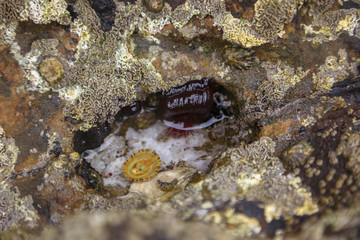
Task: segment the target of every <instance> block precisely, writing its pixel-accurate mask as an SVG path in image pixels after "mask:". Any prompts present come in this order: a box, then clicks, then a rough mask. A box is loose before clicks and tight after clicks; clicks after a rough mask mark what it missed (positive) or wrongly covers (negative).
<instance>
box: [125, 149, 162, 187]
mask: <svg viewBox="0 0 360 240" xmlns="http://www.w3.org/2000/svg"><path fill="white" fill-rule="evenodd" d="M160 167H161V161H160V157H159V155H157V154H156V153H155V152H154V151H153V150H151V149H141V150H139V151H137V152H135V153H134V154H133V155H131V156H130V157H129V159H128V160H127V161H126V162H125V163H124V165H123V167H122V170H123V172H124V175H125V177H126V178H128V179H130V180H134V181H142V180H146V179H150V178H152V177H155V176H156V174H157V173H158V172H159V171H160Z"/></svg>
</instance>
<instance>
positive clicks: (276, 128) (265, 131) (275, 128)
mask: <svg viewBox="0 0 360 240" xmlns="http://www.w3.org/2000/svg"><path fill="white" fill-rule="evenodd" d="M292 122H293V119H290V118H288V119H284V120H280V121H278V122H275V123H272V124H269V125H266V126H264V127H263V128H262V129H261V132H260V136H268V137H277V136H282V135H283V134H284V133H285V132H286V131H287V130H288V129H289V127H290V126H291V124H292Z"/></svg>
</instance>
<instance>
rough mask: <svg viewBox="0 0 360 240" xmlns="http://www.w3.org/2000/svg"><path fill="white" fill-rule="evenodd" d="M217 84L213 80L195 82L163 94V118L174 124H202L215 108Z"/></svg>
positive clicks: (206, 79)
mask: <svg viewBox="0 0 360 240" xmlns="http://www.w3.org/2000/svg"><path fill="white" fill-rule="evenodd" d="M216 89H217V84H216V83H215V81H214V80H213V79H211V78H204V79H202V80H194V81H190V82H188V83H186V84H185V85H182V86H180V87H176V88H171V89H170V90H169V91H167V92H163V94H162V95H163V96H162V101H161V110H162V117H163V119H164V120H167V121H172V122H185V123H189V124H193V123H202V122H203V121H205V120H206V119H207V118H208V117H209V114H210V111H211V109H212V107H213V102H214V100H213V99H214V98H213V94H214V92H215V90H216Z"/></svg>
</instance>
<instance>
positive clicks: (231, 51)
mask: <svg viewBox="0 0 360 240" xmlns="http://www.w3.org/2000/svg"><path fill="white" fill-rule="evenodd" d="M254 53H255V51H254V50H252V49H245V48H241V47H235V46H225V47H224V49H223V50H222V53H221V54H222V57H223V59H224V60H225V61H226V63H228V64H231V65H233V66H235V67H236V68H238V69H240V70H243V71H244V70H247V69H249V68H250V67H251V66H252V65H253V64H254V61H255V58H254Z"/></svg>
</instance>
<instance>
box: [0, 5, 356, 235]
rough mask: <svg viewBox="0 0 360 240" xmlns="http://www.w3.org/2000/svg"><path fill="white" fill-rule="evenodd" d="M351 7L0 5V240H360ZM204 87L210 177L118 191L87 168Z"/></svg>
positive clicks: (176, 170) (183, 168)
mask: <svg viewBox="0 0 360 240" xmlns="http://www.w3.org/2000/svg"><path fill="white" fill-rule="evenodd" d="M358 4H359V3H358V1H335V0H320V1H317V0H300V1H295V0H292V1H285V0H257V1H256V0H251V1H233V0H226V1H220V0H210V1H202V0H182V1H173V0H169V1H150V0H145V1H142V0H137V1H135V0H134V1H133V0H126V1H123V0H102V1H100V0H53V1H45V0H28V1H23V0H10V1H6V0H0V55H1V57H0V238H1V239H28V238H34V237H35V235H36V237H37V238H39V239H70V238H76V239H89V238H94V239H95V238H103V239H114V238H124V239H125V238H128V237H129V236H133V237H134V236H135V237H136V238H138V239H159V238H166V239H209V238H213V239H220V238H221V239H238V238H242V239H247V238H251V239H266V238H273V237H277V238H287V239H333V238H337V239H349V238H352V239H356V238H360V234H359V231H358V229H359V227H360V222H359V217H360V210H359V209H360V203H359V200H358V199H359V197H360V191H359V190H360V177H359V176H360V151H359V149H360V79H359V70H360V68H359V64H360V54H359V52H360V47H359V46H360V39H359V38H360V30H359V24H358V22H359V17H360V10H359V5H358ZM207 77H211V78H213V79H215V81H216V82H217V83H218V84H221V85H222V86H223V87H224V88H225V89H226V91H227V92H228V94H229V96H231V99H232V100H231V106H230V109H231V111H232V114H230V115H229V116H228V117H227V118H226V119H225V120H223V121H222V122H219V123H216V124H215V125H213V126H210V127H208V128H207V129H205V130H203V131H205V133H206V134H208V137H209V139H210V140H209V142H208V143H207V144H204V145H203V146H201V147H198V148H199V150H201V151H205V152H207V153H208V155H207V156H205V157H206V158H207V159H208V160H209V159H210V162H211V163H210V165H209V168H208V170H207V171H206V172H205V171H204V172H199V171H197V170H195V169H193V168H189V166H188V165H186V164H185V163H184V162H181V161H180V162H179V163H177V164H172V165H169V166H167V169H163V170H164V171H162V172H160V173H159V175H158V177H155V178H153V179H152V180H150V181H149V182H139V183H136V184H133V185H132V186H131V187H123V186H118V187H114V186H107V185H106V184H105V185H104V181H103V178H105V177H106V176H104V175H103V174H104V173H98V172H96V170H95V169H94V168H93V167H92V166H91V164H89V163H87V162H86V161H85V160H84V159H83V158H82V157H81V154H82V153H83V152H84V151H85V150H86V149H88V148H97V147H99V146H101V144H102V142H103V139H104V138H105V137H106V136H107V135H108V134H109V133H110V132H112V134H119V135H121V134H124V132H126V130H127V129H128V128H130V127H131V128H148V127H149V126H152V125H153V124H154V123H155V122H156V121H157V120H158V116H157V115H156V114H155V113H154V112H151V111H148V110H147V109H150V108H152V107H154V106H156V104H157V101H158V100H157V99H156V95H152V94H154V93H156V92H160V91H165V90H168V89H170V88H171V87H175V86H179V85H182V84H184V83H186V82H188V81H190V80H196V79H202V78H207ZM154 96H155V97H154ZM134 101H139V103H140V101H141V104H144V106H146V107H144V109H145V108H147V109H145V110H144V109H142V110H141V109H140V110H139V116H137V117H135V116H127V117H121V116H120V117H119V116H118V115H116V114H117V113H118V112H119V110H120V109H121V108H123V107H125V106H128V105H130V104H131V103H133V102H134ZM140 106H141V105H140ZM140 108H141V107H140ZM120 115H121V114H120ZM149 116H151V118H149ZM119 119H120V120H119ZM120 122H121V124H120ZM119 124H120V125H119ZM86 130H88V131H87V132H83V131H86ZM114 131H115V132H114ZM159 135H161V136H162V139H160V140H159V141H166V139H168V138H172V137H174V136H171V135H170V136H167V135H166V133H161V134H159ZM190 137H191V136H190ZM138 141H141V138H139V139H138ZM123 144H124V146H125V147H123V149H122V150H121V151H123V152H121V151H119V153H117V154H118V155H121V154H122V156H125V154H127V151H128V150H127V148H126V144H127V143H126V141H124V143H123ZM189 147H191V146H189ZM184 151H186V148H184ZM165 170H166V171H165ZM109 174H112V173H109ZM164 176H165V177H164ZM89 225H90V226H91V228H90V229H89V228H85V227H84V226H89Z"/></svg>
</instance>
